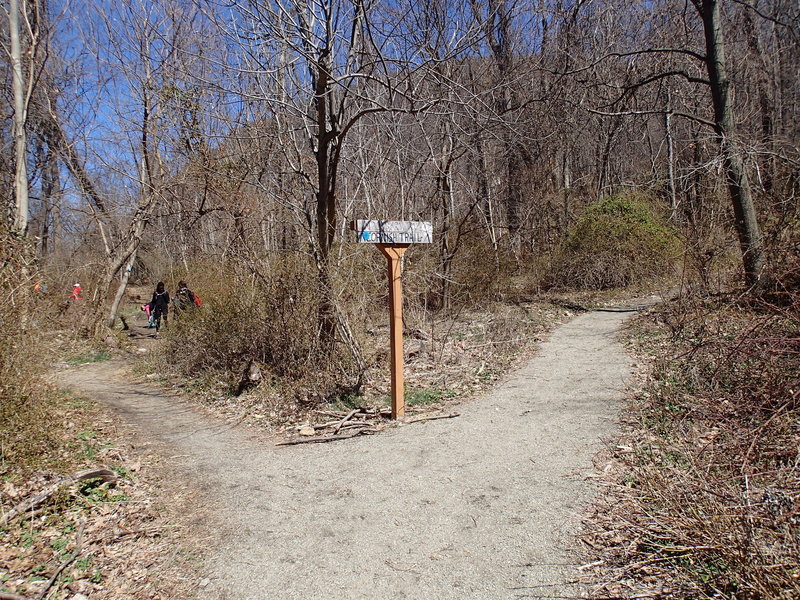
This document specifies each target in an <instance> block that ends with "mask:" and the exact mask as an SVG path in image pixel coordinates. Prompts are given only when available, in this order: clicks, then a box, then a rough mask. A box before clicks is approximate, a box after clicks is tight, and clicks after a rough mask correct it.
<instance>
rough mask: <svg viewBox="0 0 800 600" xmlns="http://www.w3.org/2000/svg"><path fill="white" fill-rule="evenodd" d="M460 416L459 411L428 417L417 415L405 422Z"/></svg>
mask: <svg viewBox="0 0 800 600" xmlns="http://www.w3.org/2000/svg"><path fill="white" fill-rule="evenodd" d="M460 416H461V413H450V414H447V415H432V416H430V417H417V418H416V419H411V420H410V421H407V423H408V424H409V425H410V424H411V423H420V422H422V421H436V420H437V419H452V418H455V417H460Z"/></svg>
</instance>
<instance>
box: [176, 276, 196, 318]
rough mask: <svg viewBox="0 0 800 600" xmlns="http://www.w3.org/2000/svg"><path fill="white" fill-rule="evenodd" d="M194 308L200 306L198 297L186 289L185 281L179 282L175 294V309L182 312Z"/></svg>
mask: <svg viewBox="0 0 800 600" xmlns="http://www.w3.org/2000/svg"><path fill="white" fill-rule="evenodd" d="M196 306H200V298H199V296H198V295H197V294H195V293H194V292H193V291H192V290H190V289H189V288H188V286H187V285H186V282H185V281H179V282H178V291H177V292H175V307H176V308H177V309H178V310H181V311H182V310H186V309H193V308H195V307H196Z"/></svg>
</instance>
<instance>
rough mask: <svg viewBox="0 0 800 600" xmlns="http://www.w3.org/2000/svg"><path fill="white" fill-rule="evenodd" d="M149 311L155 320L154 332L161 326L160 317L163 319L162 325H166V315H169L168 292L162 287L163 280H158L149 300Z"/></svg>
mask: <svg viewBox="0 0 800 600" xmlns="http://www.w3.org/2000/svg"><path fill="white" fill-rule="evenodd" d="M149 304H150V313H151V314H152V315H153V319H154V320H155V322H156V333H158V330H159V329H160V328H161V319H162V318H163V319H164V327H166V326H167V316H168V315H169V292H168V291H167V290H166V289H164V282H163V281H159V282H158V284H157V285H156V290H155V291H154V292H153V298H152V300H150V303H149Z"/></svg>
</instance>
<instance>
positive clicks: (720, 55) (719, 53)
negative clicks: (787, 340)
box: [693, 0, 766, 286]
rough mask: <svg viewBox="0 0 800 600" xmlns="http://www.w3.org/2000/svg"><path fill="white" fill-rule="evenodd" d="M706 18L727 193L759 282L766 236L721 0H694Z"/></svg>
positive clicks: (747, 266) (746, 259)
mask: <svg viewBox="0 0 800 600" xmlns="http://www.w3.org/2000/svg"><path fill="white" fill-rule="evenodd" d="M693 2H694V4H695V6H696V7H697V9H698V11H699V12H700V15H701V17H702V19H703V29H704V34H705V41H706V68H707V69H708V78H709V81H710V83H711V97H712V101H713V104H714V124H715V129H716V133H717V138H718V140H719V145H720V151H721V154H722V161H723V168H724V170H725V176H726V183H727V186H728V193H729V194H730V197H731V202H732V203H733V213H734V218H735V223H736V231H737V233H738V235H739V246H740V248H741V252H742V263H743V266H744V274H745V281H746V282H747V284H748V285H751V286H752V285H756V284H758V282H759V279H760V277H761V274H762V271H763V269H764V267H765V264H766V257H765V252H764V240H763V237H762V235H761V229H760V228H759V225H758V219H757V216H756V209H755V205H754V204H753V194H752V189H751V186H750V179H749V178H748V176H747V169H746V167H745V164H744V160H743V159H742V156H741V154H740V153H739V152H738V151H737V148H736V142H735V136H736V115H735V113H734V108H733V102H732V99H731V96H730V92H731V82H730V80H729V79H728V73H727V64H726V59H725V37H724V33H723V30H722V23H721V14H720V2H719V0H693Z"/></svg>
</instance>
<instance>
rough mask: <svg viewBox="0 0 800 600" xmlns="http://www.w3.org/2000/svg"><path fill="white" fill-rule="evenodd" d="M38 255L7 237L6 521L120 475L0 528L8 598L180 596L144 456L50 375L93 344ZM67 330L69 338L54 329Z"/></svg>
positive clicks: (2, 437)
mask: <svg viewBox="0 0 800 600" xmlns="http://www.w3.org/2000/svg"><path fill="white" fill-rule="evenodd" d="M34 256H35V254H34V252H33V248H32V247H31V245H30V244H29V243H28V242H26V241H24V240H20V239H18V238H16V237H14V236H11V235H9V234H8V233H7V232H4V231H0V293H1V294H2V297H0V300H1V301H2V302H1V303H2V306H3V310H2V311H0V514H6V511H8V510H9V509H11V508H14V507H17V506H20V505H21V504H22V503H23V502H24V501H26V500H28V499H30V498H33V497H34V496H36V495H37V494H39V493H40V492H42V490H44V489H46V488H47V487H48V486H49V484H51V483H53V482H55V481H59V480H61V479H62V478H63V477H64V476H66V475H68V474H72V473H75V472H76V471H78V470H80V469H82V468H95V467H98V466H103V467H110V468H113V469H114V470H116V471H117V472H118V473H119V474H120V475H121V476H122V479H121V480H120V481H119V482H118V483H117V484H116V485H114V486H111V487H110V486H109V484H100V482H99V480H94V481H88V482H84V483H82V484H80V485H78V484H74V485H67V486H64V487H62V488H59V491H58V492H57V493H54V494H52V495H51V496H49V497H47V499H46V501H45V502H44V503H43V504H42V505H41V506H39V507H37V508H35V509H33V510H32V511H27V512H25V513H24V514H22V515H20V516H17V517H15V518H13V519H12V520H11V521H10V522H8V523H7V524H5V525H3V526H1V527H0V595H3V594H4V593H5V594H16V595H17V596H20V597H24V598H35V597H38V596H39V595H40V594H42V593H43V592H45V591H46V597H47V598H49V599H50V600H60V599H64V598H73V597H80V596H75V594H83V597H91V598H97V599H98V600H100V599H111V598H114V599H115V600H124V599H129V600H133V599H137V600H138V599H141V598H161V599H164V600H166V599H168V598H174V597H175V596H176V591H179V590H180V587H179V585H178V584H177V582H179V573H178V569H179V568H185V567H184V566H181V567H179V566H178V565H185V562H186V561H185V560H184V558H183V557H182V556H180V555H178V554H176V552H177V550H178V549H179V548H180V545H178V544H176V536H175V535H174V529H173V528H172V527H170V526H169V525H168V523H167V521H166V518H165V517H164V516H163V515H162V514H160V510H159V509H160V507H159V505H157V504H156V502H155V501H154V498H155V497H156V496H157V489H156V488H155V485H154V480H153V476H152V471H151V470H150V469H148V468H146V467H145V466H143V461H144V460H145V459H144V458H143V457H142V456H141V454H139V453H135V452H133V451H132V448H131V447H130V446H128V445H126V444H123V443H122V442H121V441H120V440H121V438H122V436H121V435H120V433H119V431H117V429H116V426H115V425H114V423H113V421H112V420H111V419H110V417H108V415H106V414H105V413H103V412H102V411H101V410H99V409H98V408H97V407H95V406H93V405H92V403H90V402H87V401H85V400H82V399H79V398H73V397H71V396H70V395H69V394H66V393H61V392H58V391H57V390H54V389H53V388H52V387H51V386H49V385H47V384H46V383H45V381H44V379H43V373H44V371H45V370H46V368H47V364H46V363H47V360H48V359H52V358H53V357H55V356H60V355H64V354H66V356H72V357H75V356H76V352H82V353H83V355H84V356H85V351H86V348H85V344H77V339H78V338H79V337H80V335H79V334H78V335H76V331H78V330H79V329H80V321H81V318H82V316H81V315H82V311H80V310H77V308H76V307H71V312H69V313H68V314H66V315H65V314H61V315H60V317H59V316H58V308H59V306H58V303H57V302H54V301H53V299H52V298H48V297H47V295H46V294H45V293H44V292H43V291H38V290H37V289H36V288H35V285H36V283H37V282H39V281H41V279H40V273H39V271H38V270H37V267H36V262H35V260H34ZM67 323H70V324H71V325H72V329H71V331H70V330H67V331H58V330H56V329H55V327H56V326H58V325H62V326H63V325H65V324H67ZM76 344H77V345H76ZM147 466H149V465H147ZM140 471H142V472H146V475H143V474H142V472H140ZM70 559H71V560H70ZM62 565H63V566H64V567H63V569H62V570H61V571H59V568H60V567H61V566H62ZM51 578H54V579H53V581H52V584H51V583H50V580H51ZM48 586H50V587H48ZM184 587H185V586H184ZM181 593H182V592H181Z"/></svg>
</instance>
